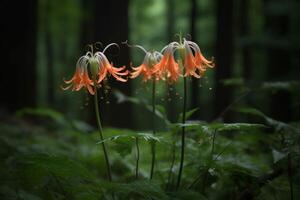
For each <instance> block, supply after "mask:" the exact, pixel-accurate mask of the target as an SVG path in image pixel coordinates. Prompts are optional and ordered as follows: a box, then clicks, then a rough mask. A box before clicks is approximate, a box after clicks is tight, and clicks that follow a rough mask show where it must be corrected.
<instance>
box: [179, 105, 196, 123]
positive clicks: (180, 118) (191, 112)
mask: <svg viewBox="0 0 300 200" xmlns="http://www.w3.org/2000/svg"><path fill="white" fill-rule="evenodd" d="M197 110H199V108H194V109H192V110H189V111H187V112H186V113H185V120H187V119H189V118H190V117H191V116H192V115H193V114H194V113H195V112H196V111H197ZM182 117H183V113H180V114H179V117H178V120H177V121H178V122H182Z"/></svg>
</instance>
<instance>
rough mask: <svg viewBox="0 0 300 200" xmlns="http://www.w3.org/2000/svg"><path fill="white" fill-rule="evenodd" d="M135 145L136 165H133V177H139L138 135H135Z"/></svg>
mask: <svg viewBox="0 0 300 200" xmlns="http://www.w3.org/2000/svg"><path fill="white" fill-rule="evenodd" d="M135 146H136V165H135V178H136V179H138V178H139V160H140V147H139V137H138V136H137V137H135Z"/></svg>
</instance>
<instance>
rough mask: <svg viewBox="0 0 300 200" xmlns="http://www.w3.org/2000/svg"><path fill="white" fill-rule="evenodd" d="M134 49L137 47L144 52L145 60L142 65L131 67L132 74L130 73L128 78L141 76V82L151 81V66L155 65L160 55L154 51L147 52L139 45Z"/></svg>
mask: <svg viewBox="0 0 300 200" xmlns="http://www.w3.org/2000/svg"><path fill="white" fill-rule="evenodd" d="M135 47H138V48H140V49H142V50H143V51H144V52H145V54H146V55H145V58H144V61H143V63H142V64H141V65H140V66H138V67H132V69H133V72H131V75H130V78H136V77H138V76H139V75H142V76H143V81H145V82H146V81H148V80H149V79H152V77H153V76H152V75H153V71H152V70H153V69H152V68H153V66H154V65H155V64H157V63H158V62H159V61H160V59H161V57H162V55H161V53H159V52H157V51H154V52H148V51H146V50H145V49H144V48H143V47H141V46H139V45H135Z"/></svg>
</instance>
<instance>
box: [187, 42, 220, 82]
mask: <svg viewBox="0 0 300 200" xmlns="http://www.w3.org/2000/svg"><path fill="white" fill-rule="evenodd" d="M183 45H184V51H185V57H184V68H185V74H184V76H188V75H190V76H194V77H195V78H201V77H202V76H203V75H204V73H205V71H206V69H207V67H210V68H213V67H214V63H213V61H209V60H207V59H206V58H205V57H204V56H203V55H202V53H201V51H200V48H199V46H198V45H197V44H196V43H194V42H191V41H187V40H185V39H184V43H183ZM192 50H193V51H194V54H195V55H193V52H192Z"/></svg>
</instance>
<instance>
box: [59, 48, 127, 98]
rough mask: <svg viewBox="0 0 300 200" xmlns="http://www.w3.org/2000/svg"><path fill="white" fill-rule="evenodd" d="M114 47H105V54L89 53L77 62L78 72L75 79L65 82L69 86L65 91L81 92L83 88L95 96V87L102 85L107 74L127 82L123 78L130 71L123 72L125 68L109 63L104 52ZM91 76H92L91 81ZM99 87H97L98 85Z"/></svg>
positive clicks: (74, 76)
mask: <svg viewBox="0 0 300 200" xmlns="http://www.w3.org/2000/svg"><path fill="white" fill-rule="evenodd" d="M112 45H116V44H115V43H112V44H110V45H108V46H107V47H105V49H104V50H103V52H100V51H97V52H95V53H93V51H88V52H87V53H86V54H85V55H84V56H81V57H80V58H79V59H78V61H77V66H76V71H75V74H74V75H73V77H72V78H71V79H70V80H68V81H66V80H64V82H65V83H66V84H69V85H68V86H67V87H63V88H62V89H63V90H67V89H69V88H71V87H72V91H79V90H80V89H81V88H86V89H87V90H88V92H89V93H90V94H91V95H94V94H95V89H94V87H95V85H94V84H100V83H101V82H102V81H103V80H104V79H105V78H106V76H107V74H110V75H112V76H113V77H114V78H116V79H117V80H118V81H122V82H126V81H127V80H126V79H124V78H122V77H121V76H126V75H128V71H127V70H126V71H123V72H122V70H124V69H125V66H123V67H121V68H116V67H114V66H113V65H112V64H110V63H109V61H108V59H107V57H106V56H105V55H104V52H105V51H106V50H107V49H108V48H109V47H110V46H112ZM89 74H91V75H92V79H93V80H92V79H90V77H89ZM96 86H97V85H96Z"/></svg>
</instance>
